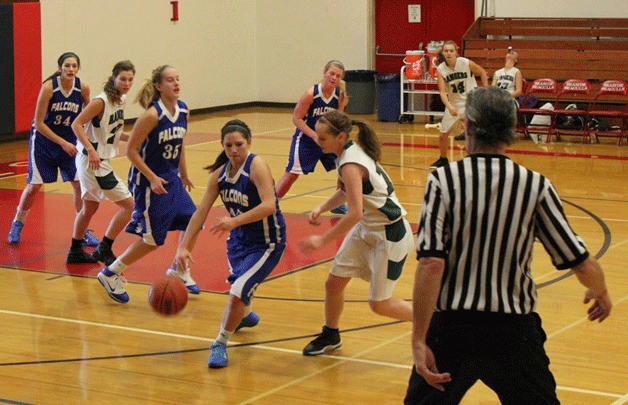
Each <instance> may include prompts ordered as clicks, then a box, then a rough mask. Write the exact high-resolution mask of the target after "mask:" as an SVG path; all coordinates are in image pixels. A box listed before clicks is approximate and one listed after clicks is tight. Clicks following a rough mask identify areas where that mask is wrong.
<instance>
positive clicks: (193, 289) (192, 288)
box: [166, 265, 201, 294]
mask: <svg viewBox="0 0 628 405" xmlns="http://www.w3.org/2000/svg"><path fill="white" fill-rule="evenodd" d="M166 275H167V276H170V277H175V276H176V277H178V278H179V279H180V280H181V281H182V282H183V284H185V288H187V289H188V292H189V293H190V294H200V293H201V289H200V288H198V285H196V281H194V279H193V278H192V275H191V274H190V268H189V267H188V268H187V269H186V270H185V273H183V274H181V273H179V271H178V270H177V267H176V265H172V266H170V268H169V269H168V270H166Z"/></svg>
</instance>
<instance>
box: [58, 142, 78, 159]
mask: <svg viewBox="0 0 628 405" xmlns="http://www.w3.org/2000/svg"><path fill="white" fill-rule="evenodd" d="M61 149H63V151H64V152H65V153H67V154H68V155H70V156H76V154H77V153H78V149H76V145H74V144H73V143H70V142H68V141H64V142H63V143H62V144H61Z"/></svg>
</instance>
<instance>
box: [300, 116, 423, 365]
mask: <svg viewBox="0 0 628 405" xmlns="http://www.w3.org/2000/svg"><path fill="white" fill-rule="evenodd" d="M353 126H357V127H358V128H359V132H358V134H357V142H354V141H352V140H351V138H350V137H349V134H350V132H351V130H352V128H353ZM316 133H317V134H318V138H317V141H316V142H317V143H318V144H319V145H320V146H321V149H322V150H323V151H324V152H326V153H333V154H334V156H337V157H338V179H339V182H340V184H341V188H339V189H338V190H337V191H336V193H334V195H332V196H331V197H329V199H328V200H326V201H324V202H322V203H321V204H320V205H318V206H317V207H316V208H314V210H312V212H311V213H310V215H309V221H310V223H311V224H313V225H320V215H321V214H322V213H323V212H326V211H328V210H329V209H331V208H332V207H337V206H338V204H340V203H342V202H345V201H346V202H347V206H348V208H349V209H348V211H347V213H346V214H345V215H344V216H343V217H342V218H341V219H340V220H339V221H338V222H337V223H336V224H335V225H334V226H333V227H332V228H331V229H329V230H327V231H326V232H325V233H324V234H323V235H310V236H308V237H307V238H305V239H303V240H302V241H301V242H300V243H299V249H300V250H301V251H302V252H304V253H309V252H312V251H316V250H318V249H320V248H321V247H322V246H324V245H326V244H328V243H329V242H331V241H333V240H335V239H337V238H338V237H340V236H341V235H343V234H346V236H345V238H344V240H343V242H342V245H341V246H340V249H339V250H338V253H337V254H336V257H335V258H334V263H333V265H332V267H331V271H330V272H329V277H328V278H327V281H326V282H325V325H324V326H323V330H322V333H321V334H320V335H319V336H318V337H317V338H316V339H314V340H313V341H311V342H310V343H309V344H308V345H307V346H306V347H305V348H304V349H303V354H304V355H306V356H316V355H319V354H323V353H325V352H326V351H331V350H335V349H337V348H339V347H340V346H341V345H342V342H341V340H340V332H339V329H338V328H339V323H340V315H341V313H342V310H343V307H344V290H345V287H346V286H347V284H348V283H349V281H351V279H352V278H361V279H363V280H366V281H368V282H370V290H369V305H370V307H371V310H372V311H373V312H375V313H376V314H379V315H383V316H388V317H391V318H395V319H399V320H402V321H409V322H411V321H412V305H411V304H410V303H408V302H406V301H404V300H402V299H401V298H396V297H393V296H392V293H393V290H394V288H395V285H396V284H397V280H398V279H399V277H400V276H401V272H402V270H403V266H404V263H405V261H406V259H407V258H408V255H409V254H410V252H412V250H413V249H414V238H413V236H412V230H411V229H410V224H409V223H408V221H407V220H406V219H405V218H404V215H405V214H406V211H405V210H404V208H403V206H402V205H401V203H400V202H399V199H398V198H397V195H396V193H395V187H394V186H393V184H392V182H391V181H390V178H389V177H388V174H386V172H385V171H384V169H383V168H382V166H381V165H380V164H379V160H380V157H381V144H380V143H379V141H378V139H377V136H376V134H375V132H373V130H372V129H371V127H369V126H368V125H367V124H366V123H365V122H363V121H358V120H351V119H349V117H348V116H347V115H346V114H345V113H342V112H340V111H329V112H327V113H325V115H323V116H322V117H321V119H320V120H319V121H318V122H317V123H316Z"/></svg>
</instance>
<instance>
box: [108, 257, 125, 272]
mask: <svg viewBox="0 0 628 405" xmlns="http://www.w3.org/2000/svg"><path fill="white" fill-rule="evenodd" d="M108 267H109V270H110V271H113V272H114V273H116V274H118V275H120V274H122V272H123V271H124V270H125V269H126V268H127V265H126V264H124V263H122V260H120V259H116V260H115V261H114V262H113V263H111V264H110V265H109V266H108Z"/></svg>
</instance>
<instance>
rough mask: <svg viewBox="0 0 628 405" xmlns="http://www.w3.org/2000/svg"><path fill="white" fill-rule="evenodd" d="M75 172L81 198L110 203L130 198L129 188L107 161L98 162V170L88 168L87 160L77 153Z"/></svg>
mask: <svg viewBox="0 0 628 405" xmlns="http://www.w3.org/2000/svg"><path fill="white" fill-rule="evenodd" d="M76 172H77V174H78V178H79V181H80V182H81V197H83V198H84V199H86V200H91V201H98V202H100V201H102V200H104V199H108V200H109V201H112V202H117V201H122V200H124V199H127V198H132V197H133V196H132V195H131V192H130V191H129V188H128V187H127V186H126V184H124V183H123V182H122V180H121V179H120V178H119V177H118V175H117V174H116V173H115V172H114V171H113V169H112V168H111V164H110V163H109V160H108V159H105V160H101V161H100V169H98V170H96V171H94V170H92V169H90V168H89V158H88V157H87V155H85V154H83V153H81V152H79V153H77V154H76Z"/></svg>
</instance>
